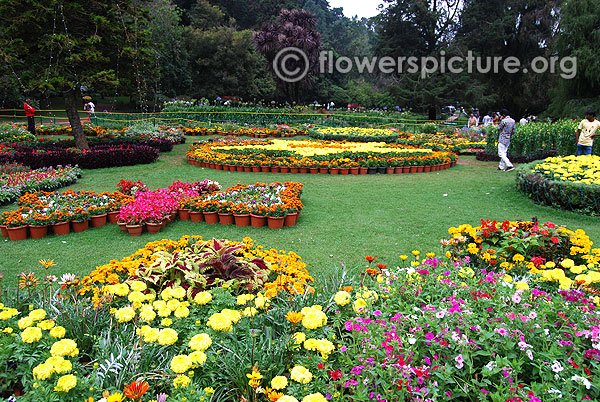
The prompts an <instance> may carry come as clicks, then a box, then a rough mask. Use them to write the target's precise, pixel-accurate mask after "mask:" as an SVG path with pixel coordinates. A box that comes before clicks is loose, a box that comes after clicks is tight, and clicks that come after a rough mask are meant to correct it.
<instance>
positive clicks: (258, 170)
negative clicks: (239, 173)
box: [252, 166, 260, 173]
mask: <svg viewBox="0 0 600 402" xmlns="http://www.w3.org/2000/svg"><path fill="white" fill-rule="evenodd" d="M259 172H260V166H252V173H259Z"/></svg>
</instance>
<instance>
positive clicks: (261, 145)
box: [187, 140, 457, 174]
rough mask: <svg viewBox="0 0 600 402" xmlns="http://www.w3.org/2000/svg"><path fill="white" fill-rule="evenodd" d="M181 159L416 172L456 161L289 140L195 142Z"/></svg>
mask: <svg viewBox="0 0 600 402" xmlns="http://www.w3.org/2000/svg"><path fill="white" fill-rule="evenodd" d="M187 157H188V162H189V163H192V164H196V165H201V166H204V167H209V168H213V169H226V170H235V171H240V172H241V171H244V172H251V171H254V172H258V171H263V172H267V171H273V172H283V173H287V172H289V173H309V171H310V173H331V174H349V173H350V174H359V173H360V174H366V173H368V172H369V173H375V172H377V169H379V172H380V173H409V172H410V173H416V172H418V171H421V172H423V171H432V170H441V169H445V168H448V167H450V166H451V165H452V164H454V163H456V160H457V157H456V155H455V154H454V153H450V152H439V151H432V150H430V149H422V148H413V147H406V146H401V145H391V144H385V143H353V142H333V141H294V140H289V141H287V140H267V141H228V142H219V141H213V142H201V143H195V144H193V145H191V146H190V149H189V150H188V153H187ZM360 168H363V169H360ZM368 168H371V170H370V171H369V170H368ZM396 168H399V169H396ZM309 169H310V170H309Z"/></svg>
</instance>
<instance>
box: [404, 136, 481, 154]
mask: <svg viewBox="0 0 600 402" xmlns="http://www.w3.org/2000/svg"><path fill="white" fill-rule="evenodd" d="M398 143H399V144H404V145H412V146H419V147H423V148H429V149H433V150H436V151H449V152H454V153H457V154H463V155H465V154H475V153H477V152H480V151H481V150H483V149H485V145H486V141H485V139H482V138H481V137H477V136H472V137H465V136H462V135H460V134H457V135H445V134H442V133H437V134H411V133H400V139H399V140H398Z"/></svg>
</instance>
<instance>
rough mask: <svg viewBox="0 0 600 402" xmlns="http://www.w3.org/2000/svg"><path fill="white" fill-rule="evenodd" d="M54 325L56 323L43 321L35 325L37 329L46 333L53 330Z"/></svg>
mask: <svg viewBox="0 0 600 402" xmlns="http://www.w3.org/2000/svg"><path fill="white" fill-rule="evenodd" d="M55 325H56V323H55V322H54V321H52V320H44V321H40V322H38V323H37V327H39V328H41V329H43V330H45V331H48V330H50V329H52V328H54V326H55Z"/></svg>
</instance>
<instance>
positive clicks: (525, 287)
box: [515, 282, 529, 290]
mask: <svg viewBox="0 0 600 402" xmlns="http://www.w3.org/2000/svg"><path fill="white" fill-rule="evenodd" d="M515 287H516V288H517V289H521V290H529V285H528V284H527V283H526V282H515Z"/></svg>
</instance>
